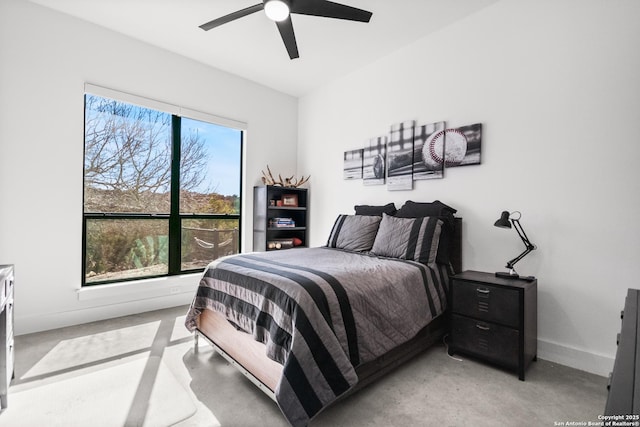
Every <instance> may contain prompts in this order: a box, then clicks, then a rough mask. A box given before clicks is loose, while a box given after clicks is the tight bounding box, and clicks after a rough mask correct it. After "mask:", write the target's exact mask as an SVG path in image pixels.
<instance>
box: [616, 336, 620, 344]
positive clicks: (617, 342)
mask: <svg viewBox="0 0 640 427" xmlns="http://www.w3.org/2000/svg"><path fill="white" fill-rule="evenodd" d="M616 345H620V334H618V335H616Z"/></svg>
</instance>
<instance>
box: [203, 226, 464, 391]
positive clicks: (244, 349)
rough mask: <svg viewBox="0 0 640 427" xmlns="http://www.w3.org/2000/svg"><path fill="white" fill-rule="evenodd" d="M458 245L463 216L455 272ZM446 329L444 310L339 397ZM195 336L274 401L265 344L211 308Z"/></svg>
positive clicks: (277, 372)
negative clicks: (206, 343) (234, 325)
mask: <svg viewBox="0 0 640 427" xmlns="http://www.w3.org/2000/svg"><path fill="white" fill-rule="evenodd" d="M461 247H462V219H461V218H456V219H455V232H454V244H453V248H452V254H451V264H452V267H453V270H454V271H455V272H460V271H462V265H461V264H462V262H461V260H462V256H461V253H462V250H461ZM448 329H449V322H448V311H445V312H444V313H442V314H441V315H440V316H438V317H436V318H435V319H433V320H432V321H431V323H429V324H428V325H427V326H425V327H424V328H423V329H422V330H421V331H420V332H419V333H418V334H417V335H416V336H415V337H414V338H413V339H411V340H409V341H408V342H406V343H404V344H402V345H400V346H398V347H396V348H394V349H393V350H391V351H389V352H388V353H386V354H384V355H382V356H380V357H379V358H377V359H375V360H373V361H370V362H367V363H364V364H362V365H360V366H358V367H357V368H356V374H357V375H358V384H357V385H356V386H355V387H354V388H352V389H351V390H350V391H349V392H348V393H345V394H344V395H343V396H341V398H342V397H344V396H346V395H349V394H351V393H353V392H355V391H357V390H359V389H361V388H363V387H365V386H367V385H369V384H371V383H372V382H373V381H375V380H376V379H377V378H379V377H381V376H383V375H385V374H386V373H388V372H389V371H391V370H393V369H395V368H396V367H398V366H400V365H402V364H403V363H405V362H406V361H408V360H409V359H411V358H413V357H414V356H416V355H417V354H419V353H421V352H422V351H424V350H426V349H427V348H429V347H431V346H432V345H433V344H435V343H436V342H438V341H440V339H442V337H443V336H444V335H445V333H446V332H447V331H448ZM194 336H195V348H194V350H195V351H196V352H197V351H198V340H199V337H202V338H203V339H204V340H205V341H206V342H208V343H209V344H210V345H211V346H212V347H213V348H214V350H215V351H216V352H217V353H219V354H220V355H221V356H222V357H224V358H225V359H226V360H227V361H228V362H229V363H230V364H231V365H232V366H234V367H236V368H237V369H238V370H239V371H240V372H241V373H242V374H243V375H244V376H246V377H247V378H248V379H249V380H250V381H251V382H253V383H254V384H255V385H256V386H258V388H259V389H260V390H262V391H263V392H264V393H265V394H266V395H267V396H269V397H270V398H271V399H272V400H273V401H275V400H276V398H275V389H276V386H277V384H278V381H279V379H280V377H281V376H282V365H280V364H279V363H278V362H275V361H273V360H271V359H269V358H268V357H267V355H266V351H265V346H264V344H262V343H260V342H258V341H255V340H254V339H253V337H252V336H251V335H249V334H247V333H244V332H242V331H239V330H237V329H236V328H235V327H233V326H232V325H231V324H230V323H229V322H228V321H227V320H226V319H225V318H224V316H223V315H221V314H219V313H217V312H214V311H211V310H204V311H203V312H202V314H200V316H199V317H198V319H197V328H196V332H195V335H194Z"/></svg>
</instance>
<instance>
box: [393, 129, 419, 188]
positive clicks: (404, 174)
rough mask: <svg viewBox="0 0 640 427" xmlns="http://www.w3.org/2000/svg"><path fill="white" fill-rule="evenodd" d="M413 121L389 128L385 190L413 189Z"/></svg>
mask: <svg viewBox="0 0 640 427" xmlns="http://www.w3.org/2000/svg"><path fill="white" fill-rule="evenodd" d="M414 127H415V122H414V121H413V120H410V121H406V122H403V123H398V124H395V125H393V126H391V134H390V136H389V144H388V146H387V190H411V189H412V188H413V131H414Z"/></svg>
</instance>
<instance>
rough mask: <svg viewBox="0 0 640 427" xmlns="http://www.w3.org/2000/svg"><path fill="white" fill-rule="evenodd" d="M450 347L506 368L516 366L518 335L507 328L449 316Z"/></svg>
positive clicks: (457, 316)
mask: <svg viewBox="0 0 640 427" xmlns="http://www.w3.org/2000/svg"><path fill="white" fill-rule="evenodd" d="M451 331H452V334H451V336H452V342H451V345H452V346H453V347H455V348H456V349H458V350H460V351H467V352H470V353H473V354H475V355H479V356H483V357H485V358H487V359H491V360H493V361H495V362H499V363H501V364H503V365H505V366H508V367H512V368H513V367H517V366H518V349H519V337H520V334H519V332H518V330H517V329H512V328H507V327H504V326H500V325H496V324H494V323H489V322H485V321H482V320H477V319H471V318H468V317H464V316H459V315H456V314H454V315H452V316H451Z"/></svg>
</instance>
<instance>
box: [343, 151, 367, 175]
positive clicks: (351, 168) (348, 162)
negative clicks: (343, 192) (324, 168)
mask: <svg viewBox="0 0 640 427" xmlns="http://www.w3.org/2000/svg"><path fill="white" fill-rule="evenodd" d="M362 152H363V150H362V148H360V149H359V150H350V151H345V152H344V169H343V170H344V172H343V173H344V175H343V177H344V179H362Z"/></svg>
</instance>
